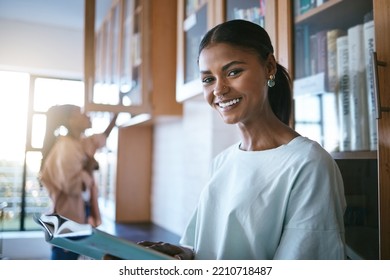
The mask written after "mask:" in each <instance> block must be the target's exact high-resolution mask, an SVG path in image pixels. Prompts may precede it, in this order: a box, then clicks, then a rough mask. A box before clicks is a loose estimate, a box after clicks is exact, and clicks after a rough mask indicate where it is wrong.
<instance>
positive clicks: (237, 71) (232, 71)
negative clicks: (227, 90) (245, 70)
mask: <svg viewBox="0 0 390 280" xmlns="http://www.w3.org/2000/svg"><path fill="white" fill-rule="evenodd" d="M241 72H242V70H241V69H234V70H231V71H229V72H228V76H229V77H232V76H236V75H238V74H240V73H241Z"/></svg>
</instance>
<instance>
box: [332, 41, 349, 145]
mask: <svg viewBox="0 0 390 280" xmlns="http://www.w3.org/2000/svg"><path fill="white" fill-rule="evenodd" d="M336 45H337V80H338V85H337V88H338V91H337V94H338V104H339V110H338V111H339V130H340V151H341V152H342V151H351V105H350V103H351V99H350V95H349V83H350V82H349V53H348V36H341V37H339V38H337V39H336Z"/></svg>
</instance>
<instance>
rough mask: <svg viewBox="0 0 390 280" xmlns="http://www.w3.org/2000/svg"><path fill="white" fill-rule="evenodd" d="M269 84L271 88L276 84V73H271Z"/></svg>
mask: <svg viewBox="0 0 390 280" xmlns="http://www.w3.org/2000/svg"><path fill="white" fill-rule="evenodd" d="M267 85H268V87H270V88H272V87H273V86H275V76H274V75H269V80H268V81H267Z"/></svg>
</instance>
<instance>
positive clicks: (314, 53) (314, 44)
mask: <svg viewBox="0 0 390 280" xmlns="http://www.w3.org/2000/svg"><path fill="white" fill-rule="evenodd" d="M309 53H310V66H309V73H310V76H311V75H315V74H317V73H318V41H317V35H316V34H313V35H310V52H309Z"/></svg>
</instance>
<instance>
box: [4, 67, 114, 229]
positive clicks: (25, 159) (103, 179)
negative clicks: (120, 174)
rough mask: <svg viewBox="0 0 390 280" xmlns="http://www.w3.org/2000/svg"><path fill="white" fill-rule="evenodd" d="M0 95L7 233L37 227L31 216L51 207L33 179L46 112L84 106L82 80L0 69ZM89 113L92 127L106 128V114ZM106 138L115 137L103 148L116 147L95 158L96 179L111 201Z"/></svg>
mask: <svg viewBox="0 0 390 280" xmlns="http://www.w3.org/2000/svg"><path fill="white" fill-rule="evenodd" d="M30 90H31V92H30ZM0 94H1V95H0V98H1V99H0V118H1V122H0V129H1V132H2V133H1V135H2V136H1V137H0V203H3V202H5V203H6V204H7V206H6V208H5V209H4V213H3V219H4V221H3V225H0V226H2V228H3V229H4V230H5V231H19V230H22V231H23V230H35V229H40V228H39V226H38V225H37V224H36V223H35V222H34V221H33V219H32V217H33V214H34V213H42V212H45V211H47V210H48V209H49V208H50V207H51V201H50V199H49V197H48V194H47V192H46V189H45V188H43V187H41V186H40V184H39V182H38V180H37V176H38V172H39V169H40V163H41V158H42V154H41V149H42V144H43V137H44V133H45V127H46V114H45V113H46V111H47V110H48V109H49V108H50V107H51V106H53V105H60V104H74V105H77V106H80V107H83V106H84V83H83V82H82V81H77V80H69V79H58V78H51V77H38V76H31V75H29V74H27V73H18V72H6V71H0ZM91 114H92V113H91ZM92 115H93V116H92V118H91V119H92V129H93V130H94V131H99V128H100V130H104V128H105V127H106V126H107V125H108V122H109V120H110V115H109V113H103V112H99V113H93V114H92ZM112 134H115V131H113V133H112ZM110 138H114V139H109V141H108V143H107V147H110V146H114V148H113V149H111V150H110V149H107V150H105V151H102V152H101V153H98V154H97V155H96V158H97V159H98V161H99V163H101V164H100V165H101V169H102V172H99V173H102V174H99V175H98V176H99V178H97V180H98V182H99V185H100V183H102V184H101V188H102V189H103V192H101V194H103V197H104V198H106V199H111V200H112V199H113V192H114V190H113V187H112V186H113V180H112V177H113V176H112V173H113V169H112V161H113V160H112V157H113V156H112V151H113V150H116V149H115V141H113V140H115V135H114V137H113V136H111V135H110ZM110 159H111V160H110Z"/></svg>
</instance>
